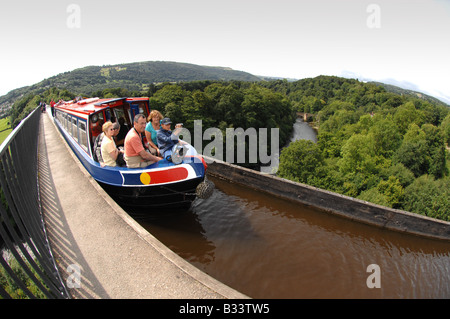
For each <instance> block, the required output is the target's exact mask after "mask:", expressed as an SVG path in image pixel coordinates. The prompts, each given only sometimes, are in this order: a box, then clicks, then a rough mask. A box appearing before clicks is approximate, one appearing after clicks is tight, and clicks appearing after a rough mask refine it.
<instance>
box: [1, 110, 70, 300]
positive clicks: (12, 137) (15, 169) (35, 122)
mask: <svg viewBox="0 0 450 319" xmlns="http://www.w3.org/2000/svg"><path fill="white" fill-rule="evenodd" d="M40 116H41V112H40V108H36V109H35V110H34V111H33V112H32V113H31V114H30V115H29V116H28V117H27V118H26V119H24V120H23V121H22V122H21V123H20V124H19V125H18V126H17V127H16V128H15V129H14V131H13V132H11V133H10V134H9V136H8V137H7V139H6V140H5V141H4V142H3V143H2V145H1V146H0V186H1V189H0V195H1V202H0V246H2V245H4V246H5V247H4V248H7V249H8V252H9V255H11V256H12V257H14V259H15V260H16V261H17V263H16V265H17V264H18V265H19V266H18V267H17V266H16V267H12V266H11V264H12V262H11V260H10V258H5V256H4V255H6V254H4V253H1V254H0V264H1V266H0V268H1V267H3V269H4V272H3V274H4V276H3V279H2V278H0V280H2V281H0V296H1V297H3V298H12V297H15V296H14V294H11V291H8V290H11V288H6V287H5V286H6V285H5V283H6V282H8V283H9V284H8V287H11V286H14V287H17V289H18V290H21V293H20V296H21V297H25V298H27V297H28V298H32V299H34V298H52V299H54V298H70V296H69V294H68V293H67V290H66V288H65V286H64V283H63V281H62V279H61V276H60V274H59V272H58V268H57V267H56V263H55V259H54V257H53V255H52V251H51V248H50V244H49V241H48V237H47V234H46V229H45V224H44V219H43V216H42V209H41V202H40V194H39V181H38V144H39V143H38V142H39V140H38V139H39V121H40ZM3 252H4V251H3ZM17 269H20V270H21V271H20V274H18V273H17ZM0 270H1V269H0ZM6 274H7V275H6ZM24 274H26V277H27V278H26V277H25V276H24ZM0 275H1V274H0ZM8 276H9V277H8ZM5 277H8V278H5ZM30 283H32V284H30Z"/></svg>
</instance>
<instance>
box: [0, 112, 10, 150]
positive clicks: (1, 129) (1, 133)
mask: <svg viewBox="0 0 450 319" xmlns="http://www.w3.org/2000/svg"><path fill="white" fill-rule="evenodd" d="M11 132H12V128H11V126H10V125H9V118H4V119H1V120H0V144H1V143H3V141H4V140H5V139H6V137H7V136H8V135H9V133H11Z"/></svg>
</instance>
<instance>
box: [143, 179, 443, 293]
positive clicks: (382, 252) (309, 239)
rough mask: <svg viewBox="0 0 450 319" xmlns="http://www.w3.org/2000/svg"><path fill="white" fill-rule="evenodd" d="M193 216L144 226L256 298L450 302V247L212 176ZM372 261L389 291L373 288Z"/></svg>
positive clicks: (151, 221)
mask: <svg viewBox="0 0 450 319" xmlns="http://www.w3.org/2000/svg"><path fill="white" fill-rule="evenodd" d="M210 179H211V180H213V181H214V183H215V185H216V190H215V191H214V194H213V196H212V197H211V198H209V199H208V200H197V201H196V202H194V205H193V207H192V209H191V210H190V211H187V212H172V213H170V212H168V214H167V215H165V214H164V215H160V214H158V216H156V215H155V216H153V217H147V218H141V219H140V220H139V221H140V223H141V224H142V225H143V226H144V227H145V228H147V229H148V230H149V231H150V232H151V233H152V234H153V235H155V236H156V237H157V238H158V239H159V240H161V241H162V242H163V243H164V244H165V245H167V246H168V247H169V248H171V249H172V250H173V251H175V252H176V253H178V254H179V255H180V256H182V257H183V258H184V259H186V260H187V261H189V262H190V263H192V264H193V265H195V266H196V267H198V268H199V269H201V270H203V271H205V272H206V273H208V274H210V275H211V276H213V277H215V278H217V279H218V280H220V281H222V282H224V283H225V284H227V285H229V286H231V287H233V288H235V289H237V290H239V291H241V292H242V293H245V294H247V295H248V296H250V297H253V298H449V297H450V277H449V274H450V244H449V243H445V242H441V241H435V240H428V239H424V238H419V237H415V236H411V235H405V234H400V233H396V232H391V231H387V230H382V229H380V228H376V227H372V226H367V225H364V224H360V223H356V222H351V221H348V220H345V219H342V218H340V217H336V216H332V215H329V214H326V213H323V212H320V211H316V210H314V209H311V208H308V207H305V206H299V205H297V204H293V203H289V202H286V201H283V200H280V199H277V198H274V197H270V196H267V195H265V194H260V193H257V192H255V191H253V190H250V189H247V188H243V187H240V186H237V185H235V184H230V183H228V182H224V181H221V180H218V179H214V178H210ZM370 264H377V265H379V266H380V270H381V277H380V281H381V288H379V289H378V288H372V289H370V288H368V287H367V284H366V280H367V278H368V277H369V276H370V275H371V273H369V272H367V267H368V266H369V265H370Z"/></svg>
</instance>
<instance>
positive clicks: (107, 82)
mask: <svg viewBox="0 0 450 319" xmlns="http://www.w3.org/2000/svg"><path fill="white" fill-rule="evenodd" d="M201 80H216V81H217V80H221V81H229V80H237V81H261V78H260V77H257V76H255V75H252V74H250V73H246V72H242V71H236V70H232V69H230V68H225V67H210V66H200V65H195V64H189V63H178V62H163V61H149V62H136V63H127V64H117V65H104V66H87V67H84V68H80V69H76V70H73V71H70V72H65V73H61V74H58V75H56V76H53V77H50V78H48V79H45V80H43V81H41V82H39V83H36V84H34V85H31V86H27V87H23V88H19V89H15V90H12V91H11V92H9V93H8V94H6V95H4V96H2V97H0V110H1V109H9V107H11V106H12V105H13V104H14V102H15V101H16V100H17V99H19V98H21V97H22V96H24V95H26V94H29V93H33V94H41V93H42V92H44V91H45V90H47V89H48V88H50V87H57V88H67V89H68V90H69V91H71V92H73V93H75V94H80V95H81V94H82V95H88V96H89V95H90V94H91V93H92V92H96V91H99V90H104V89H107V88H118V87H120V88H124V89H128V90H130V91H143V92H144V91H146V90H147V89H148V87H149V85H150V84H151V83H159V82H189V81H201Z"/></svg>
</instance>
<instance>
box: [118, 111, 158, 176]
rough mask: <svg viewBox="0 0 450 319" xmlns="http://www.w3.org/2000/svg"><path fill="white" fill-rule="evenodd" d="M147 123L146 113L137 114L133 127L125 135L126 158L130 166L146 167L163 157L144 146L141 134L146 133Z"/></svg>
mask: <svg viewBox="0 0 450 319" xmlns="http://www.w3.org/2000/svg"><path fill="white" fill-rule="evenodd" d="M146 124H147V122H146V121H145V116H144V114H137V115H136V116H135V117H134V123H133V128H132V129H131V130H130V131H129V132H128V134H127V136H126V137H125V144H124V148H125V154H124V155H125V156H124V158H125V161H126V162H127V167H129V168H140V167H146V166H148V165H151V164H153V163H155V162H158V161H160V160H162V158H161V157H157V156H154V155H152V154H150V153H149V152H148V151H147V150H146V148H145V147H144V143H143V142H142V135H141V134H142V133H144V131H145V125H146Z"/></svg>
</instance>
